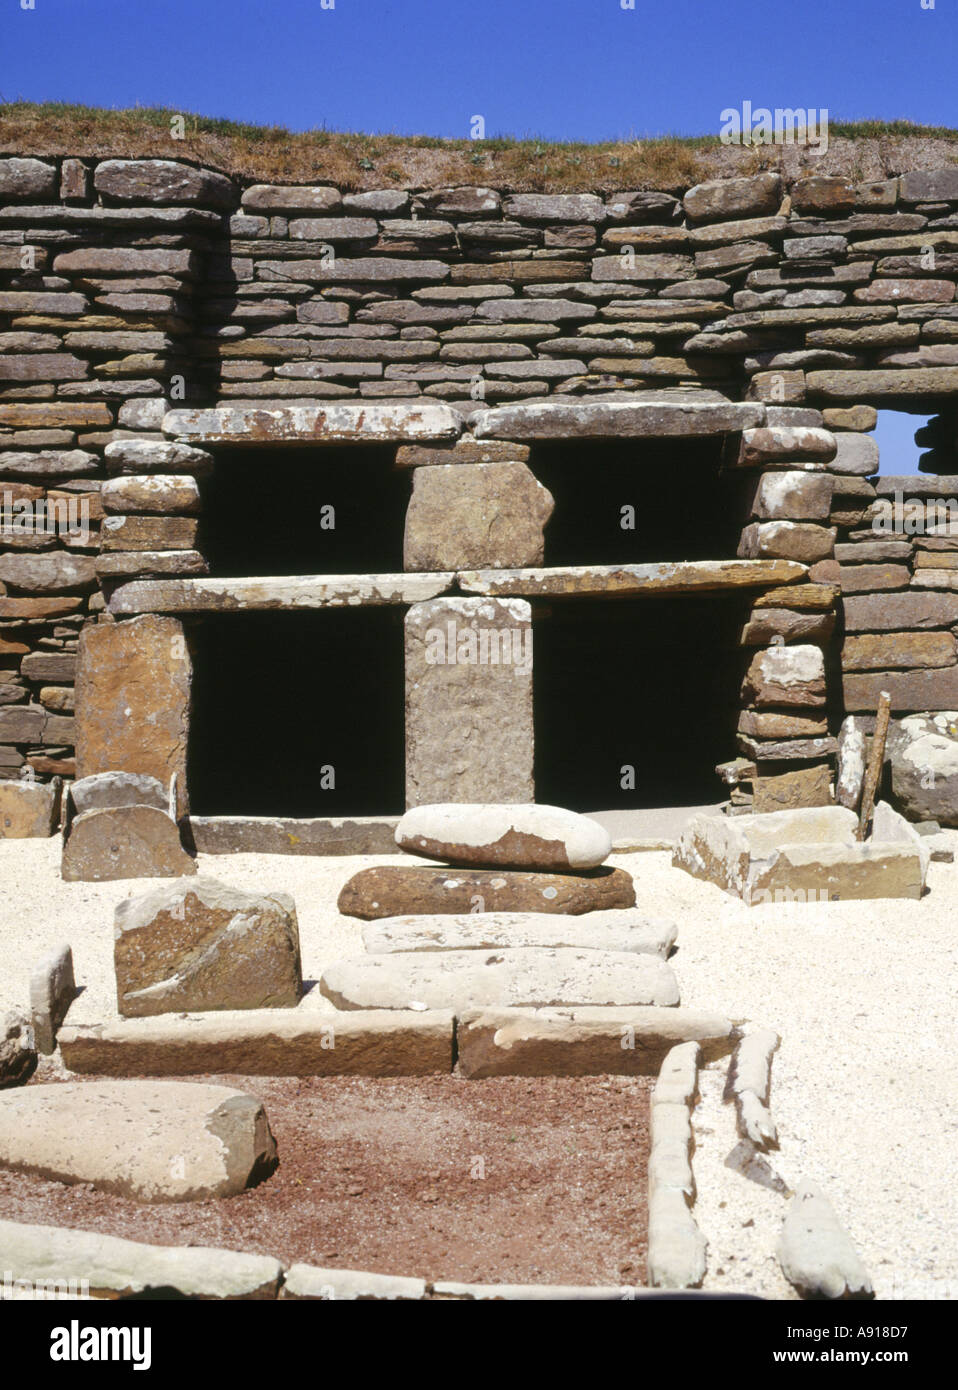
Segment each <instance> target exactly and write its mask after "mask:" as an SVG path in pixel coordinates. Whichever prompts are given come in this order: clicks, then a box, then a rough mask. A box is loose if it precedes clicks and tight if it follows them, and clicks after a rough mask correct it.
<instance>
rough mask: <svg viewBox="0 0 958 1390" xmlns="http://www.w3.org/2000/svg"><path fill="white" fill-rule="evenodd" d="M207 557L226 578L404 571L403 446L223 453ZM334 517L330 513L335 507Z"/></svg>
mask: <svg viewBox="0 0 958 1390" xmlns="http://www.w3.org/2000/svg"><path fill="white" fill-rule="evenodd" d="M213 453H214V458H215V465H214V469H213V472H212V475H211V477H210V478H209V480H208V481H207V482H206V483H205V485H204V498H203V537H202V544H203V550H204V554H205V555H206V556H207V558H208V560H209V562H210V573H211V574H212V575H214V576H216V577H217V578H224V579H225V578H242V577H244V576H253V575H263V576H266V575H290V574H391V573H398V572H400V571H401V570H402V567H403V564H402V550H403V527H404V525H405V519H406V506H407V504H408V501H409V491H410V479H409V472H408V470H399V469H396V467H395V456H396V449H395V445H389V446H386V445H380V446H376V445H345V446H338V447H335V446H329V445H327V446H323V445H317V446H311V445H310V446H295V447H294V446H292V445H283V444H280V445H274V446H273V447H272V448H262V449H260V448H249V447H245V448H244V447H240V448H229V447H223V448H215V449H214V451H213ZM330 508H331V509H332V510H329V509H330Z"/></svg>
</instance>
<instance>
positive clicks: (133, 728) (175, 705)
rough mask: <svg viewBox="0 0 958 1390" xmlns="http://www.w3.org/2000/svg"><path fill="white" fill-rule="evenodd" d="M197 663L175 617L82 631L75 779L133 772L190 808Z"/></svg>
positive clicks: (146, 618)
mask: <svg viewBox="0 0 958 1390" xmlns="http://www.w3.org/2000/svg"><path fill="white" fill-rule="evenodd" d="M191 679H192V665H191V662H190V658H189V653H188V651H187V647H186V642H185V639H184V636H183V627H182V624H181V623H180V622H179V621H178V620H177V619H176V618H167V617H158V616H156V615H154V614H145V615H143V616H142V617H139V618H133V619H130V620H128V621H124V622H120V623H98V624H96V625H95V626H91V627H86V628H84V629H83V631H82V632H81V634H80V642H79V665H78V671H77V683H76V707H77V715H76V718H77V738H76V750H77V775H78V777H81V778H82V777H88V776H90V775H91V774H92V773H96V772H114V771H123V772H135V773H144V774H146V775H147V776H150V777H155V778H157V779H158V781H160V782H161V783H162V784H163V785H164V786H169V783H170V778H171V776H172V775H173V773H176V774H177V783H178V786H179V789H180V797H181V806H182V809H183V810H186V809H187V808H188V798H187V784H186V749H187V739H188V734H189V709H190V685H191Z"/></svg>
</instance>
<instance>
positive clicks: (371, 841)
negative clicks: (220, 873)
mask: <svg viewBox="0 0 958 1390" xmlns="http://www.w3.org/2000/svg"><path fill="white" fill-rule="evenodd" d="M398 824H399V817H398V816H315V817H311V818H310V819H294V818H291V817H286V816H283V817H274V816H191V817H190V832H191V834H192V836H193V841H194V843H195V845H196V849H197V852H198V853H199V854H320V855H327V854H394V853H395V848H396V841H395V834H396V826H397V825H398Z"/></svg>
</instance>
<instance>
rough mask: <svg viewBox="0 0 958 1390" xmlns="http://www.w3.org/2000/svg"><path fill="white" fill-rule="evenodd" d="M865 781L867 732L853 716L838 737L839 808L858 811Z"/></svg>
mask: <svg viewBox="0 0 958 1390" xmlns="http://www.w3.org/2000/svg"><path fill="white" fill-rule="evenodd" d="M864 781H865V731H864V729H862V727H861V725H860V724H859V723H858V721H857V720H856V718H855V716H854V715H853V714H850V715H848V716H847V717H846V718H845V719H844V720H843V722H842V727H841V732H840V734H839V736H838V769H837V776H836V778H835V800H836V801H837V802H838V804H839V806H847V807H848V809H849V810H850V811H857V810H858V807H859V804H860V802H861V799H862V786H863V784H864Z"/></svg>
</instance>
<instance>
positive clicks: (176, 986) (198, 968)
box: [113, 878, 303, 1017]
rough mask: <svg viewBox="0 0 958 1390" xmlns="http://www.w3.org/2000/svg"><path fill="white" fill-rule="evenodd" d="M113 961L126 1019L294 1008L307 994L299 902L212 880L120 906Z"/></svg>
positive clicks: (161, 890)
mask: <svg viewBox="0 0 958 1390" xmlns="http://www.w3.org/2000/svg"><path fill="white" fill-rule="evenodd" d="M113 961H114V968H115V970H116V994H117V1008H118V1009H119V1012H120V1013H121V1014H124V1015H125V1016H127V1017H143V1016H145V1015H148V1014H163V1013H197V1012H201V1011H203V1010H207V1009H264V1008H274V1009H276V1008H294V1007H295V1006H296V1004H298V1003H299V998H300V995H301V993H302V986H303V981H302V972H301V968H300V955H299V926H298V923H297V920H296V907H295V904H294V903H293V899H292V898H291V897H289V895H288V894H286V893H270V894H259V895H254V894H251V893H243V892H240V891H239V890H238V889H235V888H230V887H228V886H227V885H226V884H223V883H218V882H217V881H216V880H215V879H212V878H195V879H192V880H191V881H190V883H189V884H188V885H187V884H183V885H181V884H170V885H168V886H164V887H163V888H157V889H156V890H155V891H154V892H152V893H146V894H144V895H142V896H141V897H135V898H127V899H126V900H125V901H124V902H121V903H119V904H118V906H117V908H116V911H115V914H114V944H113Z"/></svg>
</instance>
